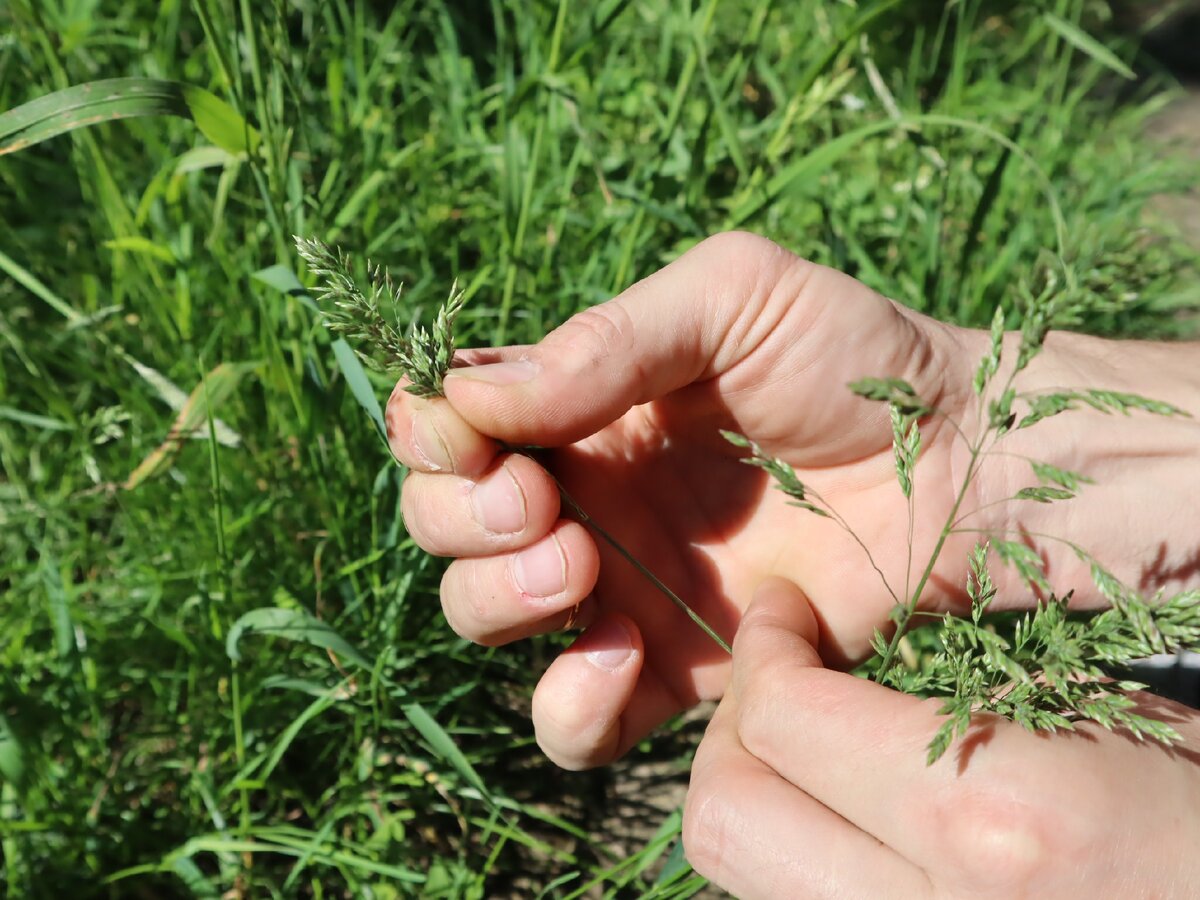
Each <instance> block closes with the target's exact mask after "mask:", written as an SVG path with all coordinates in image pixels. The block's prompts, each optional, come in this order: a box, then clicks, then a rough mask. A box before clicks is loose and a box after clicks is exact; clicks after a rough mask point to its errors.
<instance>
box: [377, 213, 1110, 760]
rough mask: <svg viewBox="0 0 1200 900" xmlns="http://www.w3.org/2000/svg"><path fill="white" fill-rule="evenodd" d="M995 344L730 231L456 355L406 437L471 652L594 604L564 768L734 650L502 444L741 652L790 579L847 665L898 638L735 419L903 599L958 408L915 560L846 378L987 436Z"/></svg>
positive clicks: (872, 436)
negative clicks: (821, 501)
mask: <svg viewBox="0 0 1200 900" xmlns="http://www.w3.org/2000/svg"><path fill="white" fill-rule="evenodd" d="M986 346H987V337H986V335H984V334H982V333H980V332H975V331H968V330H965V329H959V328H954V327H951V326H946V325H942V324H940V323H938V322H936V321H934V320H932V319H929V318H927V317H925V316H921V315H918V314H916V313H913V312H912V311H910V310H907V309H905V308H903V307H901V306H899V305H898V304H896V303H893V302H891V301H889V300H886V299H884V298H883V297H881V296H879V295H878V294H876V293H874V292H873V291H871V290H869V289H868V288H866V287H865V286H863V285H862V284H860V283H858V282H857V281H855V280H853V279H852V278H849V277H847V276H845V275H843V274H841V273H839V272H836V271H833V270H830V269H827V268H824V267H821V266H817V265H814V264H812V263H809V262H806V261H805V260H802V259H800V258H798V257H796V256H794V255H792V254H790V253H788V252H786V251H784V250H783V249H781V248H780V247H778V246H776V245H775V244H773V243H771V242H769V241H766V240H763V239H761V238H757V237H754V236H752V235H745V234H727V235H720V236H718V237H715V238H711V239H709V240H707V241H705V242H703V243H701V244H700V245H699V246H697V247H696V248H694V249H693V250H692V251H690V252H689V253H687V254H685V255H684V256H683V257H681V258H680V259H679V260H677V261H676V262H674V263H672V264H671V265H669V266H667V267H666V268H665V269H663V270H662V271H661V272H658V273H656V274H654V275H652V276H650V277H649V278H646V279H645V280H644V281H642V282H639V283H638V284H636V285H634V286H633V287H631V288H630V289H629V290H627V291H625V292H624V293H623V294H621V295H620V296H619V297H617V298H616V299H614V300H612V301H609V302H608V303H605V304H602V305H600V306H597V307H594V308H592V309H589V310H586V311H584V312H582V313H580V314H578V315H577V316H575V317H573V318H572V319H570V320H569V321H567V322H566V323H565V324H564V325H562V326H561V327H559V328H558V329H556V330H555V331H554V332H552V333H551V334H550V335H548V336H547V337H546V338H545V339H544V340H542V341H541V342H540V343H538V344H536V345H534V346H531V347H507V348H500V349H495V350H478V351H468V352H464V353H462V354H460V361H461V362H463V363H466V364H467V366H468V367H460V368H456V369H454V370H453V371H452V372H451V373H450V374H449V375H448V376H447V378H446V380H445V390H446V398H445V399H438V400H432V401H425V400H419V399H417V398H415V397H413V396H412V395H410V394H408V393H406V392H404V391H403V390H402V388H403V386H404V384H403V383H401V384H400V385H397V389H396V390H395V391H394V392H393V394H392V398H391V400H390V402H389V405H388V431H389V436H390V439H391V445H392V449H393V452H394V453H395V454H396V456H397V458H399V459H400V460H401V461H402V462H403V463H405V464H406V465H408V466H410V467H411V468H412V472H411V473H410V474H409V476H408V478H407V480H406V482H405V486H404V496H403V505H404V513H405V519H406V522H407V524H408V527H409V529H410V532H411V534H412V535H413V537H414V539H415V540H416V541H417V543H418V544H420V545H421V546H422V547H424V548H425V549H426V550H428V551H429V552H431V553H435V554H439V555H444V556H453V557H458V559H457V560H456V561H455V562H454V563H453V564H452V565H451V566H450V567H449V569H448V570H447V572H446V576H445V578H444V580H443V583H442V603H443V607H444V609H445V612H446V615H447V618H448V619H449V621H450V624H451V625H452V626H453V627H454V628H455V630H456V631H458V633H460V634H462V635H463V636H465V637H467V638H470V639H471V640H475V641H478V642H481V643H487V644H498V643H503V642H507V641H511V640H515V639H518V638H521V637H526V636H529V635H532V634H536V633H542V632H547V631H551V630H554V629H557V628H561V627H562V626H563V625H564V623H565V622H566V621H567V619H568V616H569V615H570V611H571V609H572V608H573V607H574V606H575V604H577V603H580V602H583V607H582V610H581V616H580V622H581V623H583V624H590V628H589V629H588V632H587V633H586V634H585V635H584V636H583V637H582V638H580V639H579V641H577V642H576V644H575V645H574V646H573V647H572V648H571V649H570V650H568V651H566V652H565V653H564V654H563V655H562V656H561V657H560V658H559V659H558V660H556V661H555V663H554V664H553V665H551V667H550V668H549V670H548V671H547V672H546V673H545V675H544V676H543V678H542V680H541V683H540V684H539V686H538V689H537V692H536V694H535V696H534V724H535V727H536V730H537V734H538V739H539V741H540V743H541V744H542V746H543V748H544V749H545V751H546V752H547V754H548V755H549V756H550V757H551V758H553V759H555V760H556V761H557V762H559V763H560V764H562V765H564V766H568V767H584V766H588V765H596V764H602V763H605V762H608V761H610V760H611V759H613V758H615V757H616V756H618V755H620V754H621V753H623V752H625V750H626V749H628V748H629V747H630V746H631V745H632V744H634V743H635V742H636V741H638V740H639V739H640V738H641V737H643V736H644V735H645V734H646V733H647V732H648V731H649V730H650V729H652V728H653V727H655V726H656V725H658V724H659V723H661V722H663V721H664V720H666V719H667V718H669V717H670V716H672V715H674V714H675V713H677V712H679V711H680V710H681V709H683V708H685V707H687V706H690V705H692V704H694V703H695V702H697V701H698V700H700V699H709V698H717V697H720V696H721V694H722V693H723V691H724V689H725V685H726V682H727V680H728V677H729V659H728V656H727V655H726V654H725V653H724V652H723V651H721V650H720V649H719V648H717V647H716V646H715V645H714V644H713V643H712V642H711V641H710V639H709V638H708V637H707V636H705V635H704V634H703V633H701V632H700V631H699V630H698V629H697V628H696V627H695V626H694V625H692V624H691V623H690V622H689V621H688V620H687V619H686V618H685V617H684V616H683V614H682V613H681V612H679V611H678V610H677V609H675V608H674V607H673V606H672V605H671V604H670V602H669V601H668V600H667V599H666V598H665V597H663V596H662V595H661V594H659V593H658V592H657V591H656V590H655V589H654V588H653V587H652V586H651V585H650V584H649V583H648V582H647V581H646V580H645V579H644V578H643V576H642V575H640V574H639V573H638V572H636V571H635V570H634V569H633V568H632V567H631V566H630V565H629V564H628V563H627V562H625V561H624V560H622V559H620V558H619V557H617V556H616V555H615V554H614V553H613V552H612V551H611V550H610V548H608V547H607V546H606V545H605V544H603V543H600V542H598V541H597V540H596V539H595V538H594V537H593V535H592V534H590V533H589V532H588V530H587V529H586V528H585V527H583V526H582V525H580V524H578V523H576V522H574V521H571V520H570V518H569V517H564V516H563V510H561V509H560V505H559V495H558V491H557V488H556V486H555V485H554V483H553V481H552V480H551V479H550V477H549V476H548V474H547V472H546V470H545V469H543V468H542V466H541V465H539V464H538V463H536V462H534V461H533V460H532V459H531V458H529V457H528V456H525V455H522V454H519V453H511V452H506V451H504V450H503V449H502V447H501V445H500V444H498V443H497V441H503V442H505V443H506V444H508V445H510V446H512V445H518V446H519V445H538V446H542V447H547V448H551V449H550V450H548V451H547V452H546V454H545V457H544V458H545V460H546V463H547V466H548V468H549V469H551V470H552V471H554V472H555V474H556V475H557V477H558V478H559V479H560V480H561V481H562V483H563V484H564V485H565V487H566V489H567V490H568V491H569V492H570V493H571V494H572V495H573V496H574V497H575V498H576V499H577V500H578V501H579V502H580V504H581V505H582V507H583V508H584V509H585V510H586V511H587V512H588V513H589V514H590V515H591V516H592V517H593V518H594V519H595V520H596V521H597V522H598V523H599V524H600V525H601V526H602V527H604V528H605V529H607V530H608V531H609V532H611V533H612V534H614V535H615V536H616V538H617V539H618V540H619V541H621V543H623V544H624V545H625V546H626V547H628V548H629V549H630V550H631V551H632V552H633V554H634V555H635V556H636V557H637V558H638V559H639V560H640V561H641V562H642V563H644V564H645V565H646V566H647V567H648V568H649V569H650V570H651V571H653V572H654V573H655V574H657V575H658V576H659V577H661V578H662V579H663V580H664V581H665V582H666V583H667V584H669V585H670V586H671V587H672V588H673V589H674V590H675V591H676V592H677V593H678V594H680V595H681V596H682V597H683V598H684V599H685V600H686V601H687V602H688V603H689V604H690V605H691V606H692V607H693V608H694V609H695V610H696V611H697V612H698V613H699V614H700V615H701V616H702V617H704V618H705V619H706V620H707V621H708V622H709V623H710V624H712V625H713V626H714V627H715V628H716V629H717V630H718V631H719V632H721V633H722V634H723V635H724V636H725V637H726V638H731V637H732V635H733V632H734V631H735V630H736V628H737V623H738V620H739V617H740V614H741V611H742V610H741V606H740V604H739V602H738V600H737V599H736V598H747V597H749V596H750V595H751V594H752V592H753V589H754V587H755V586H756V585H757V584H758V583H759V582H760V581H762V580H763V579H764V578H766V577H768V576H772V575H776V576H780V577H783V578H786V579H788V580H790V581H792V582H794V583H796V584H798V585H799V586H800V587H801V588H802V589H803V590H804V592H805V593H806V594H807V595H808V597H809V598H810V599H811V602H812V605H813V608H814V611H815V614H816V616H817V620H818V624H819V627H820V632H821V634H820V641H821V647H822V652H823V654H824V655H825V657H826V659H827V660H828V661H831V662H832V663H834V664H842V665H845V664H848V663H851V662H853V661H855V660H858V659H861V658H863V657H864V656H865V655H866V653H867V652H868V646H869V645H868V641H869V639H870V637H871V634H872V632H873V630H874V629H875V628H876V627H880V628H885V629H886V627H887V621H888V613H889V611H890V610H891V609H892V608H893V606H894V605H895V603H896V601H895V599H893V597H892V596H891V594H890V593H889V591H888V590H887V589H885V587H884V585H883V583H882V580H881V579H880V576H879V575H878V574H877V573H876V572H874V571H873V570H872V568H871V567H870V566H869V565H867V561H866V557H865V554H864V552H863V550H862V548H861V547H859V546H858V545H857V544H856V543H855V541H854V540H853V539H851V538H850V537H849V536H848V535H847V534H846V532H845V531H843V530H842V529H841V528H839V527H838V526H837V525H836V524H835V523H834V522H833V521H831V520H830V519H826V518H818V517H816V516H814V515H812V514H811V513H808V512H805V511H802V510H798V509H795V508H794V507H791V506H789V505H788V504H787V502H786V498H785V497H784V496H783V495H782V494H781V493H780V492H778V491H775V490H771V489H770V485H769V484H768V483H767V479H766V478H765V477H764V476H763V475H762V473H760V472H758V471H757V470H754V469H751V468H750V467H747V466H744V465H742V464H740V463H739V461H738V460H739V457H740V456H741V453H740V451H737V450H736V449H735V448H733V447H731V446H729V445H728V444H727V443H726V442H725V441H724V440H723V439H722V438H721V437H720V436H719V434H718V429H721V428H726V429H731V430H733V431H737V432H740V433H742V434H745V435H747V436H748V437H750V438H752V439H754V440H755V441H757V442H758V443H759V444H761V445H762V447H763V448H764V450H765V452H767V453H770V454H772V455H775V456H779V457H782V458H783V459H785V460H787V461H788V462H789V463H791V464H792V465H793V466H795V467H796V469H797V473H798V474H799V476H800V478H801V479H802V480H803V481H805V482H806V483H807V484H809V485H811V486H812V487H813V488H815V489H816V490H817V491H818V492H819V493H820V494H821V495H822V496H823V497H824V498H825V499H826V500H827V501H828V502H829V503H830V505H832V506H833V508H835V509H836V510H837V511H838V512H839V513H840V514H841V515H842V516H843V517H844V518H845V519H846V521H847V522H848V523H849V525H850V526H851V527H852V528H853V529H854V531H855V532H856V533H857V535H858V536H859V537H860V538H861V539H862V541H863V543H864V544H865V545H866V547H868V548H870V550H871V552H872V554H873V555H874V559H875V562H876V563H877V564H878V566H879V568H880V569H881V571H882V573H883V575H884V576H886V578H887V581H888V583H889V584H890V585H891V588H892V590H893V591H894V592H895V593H896V594H897V595H899V594H902V592H903V590H904V586H905V583H906V581H908V582H909V583H910V584H915V581H916V578H917V577H918V575H919V573H920V567H921V565H922V564H923V563H924V562H925V561H926V560H927V559H928V557H929V555H930V553H931V552H932V549H933V546H934V544H935V542H936V540H937V537H938V534H939V532H940V529H941V527H942V524H943V523H944V522H945V520H946V518H947V515H948V513H949V510H950V508H951V506H952V504H953V501H954V497H955V492H956V491H957V489H958V487H959V486H960V484H961V481H962V478H963V474H964V472H965V468H966V458H967V448H966V445H965V443H964V441H963V440H962V439H961V438H960V437H959V436H958V435H957V434H956V431H955V429H954V428H953V427H950V426H949V425H947V422H946V420H945V419H944V418H941V417H933V418H931V419H930V420H929V421H928V423H926V424H925V425H923V429H922V430H923V439H924V440H923V445H924V446H923V449H922V455H921V459H920V462H919V464H918V466H917V477H916V493H915V497H916V521H915V523H914V530H913V554H912V570H911V571H909V559H908V552H907V550H908V548H907V527H908V522H907V508H906V503H905V500H904V497H903V496H902V494H901V493H900V490H899V488H898V487H897V485H896V482H895V473H894V468H893V460H892V448H891V428H890V425H889V422H888V413H887V409H886V407H885V406H884V405H882V404H879V403H872V402H869V401H865V400H862V399H860V398H858V397H856V396H854V395H853V394H852V393H851V392H850V391H849V390H847V388H846V384H847V383H848V382H850V381H852V380H854V379H857V378H860V377H862V376H881V377H883V376H895V377H900V378H904V379H905V380H907V381H908V382H909V383H911V384H912V385H913V386H914V387H915V388H916V390H917V392H918V393H919V394H920V395H921V397H922V398H923V399H925V400H926V401H928V402H930V403H933V404H935V405H936V406H937V407H938V408H939V409H940V410H942V411H943V412H944V413H945V414H946V415H948V416H950V417H951V418H953V419H954V420H956V421H957V422H960V423H967V422H974V421H976V415H975V411H976V408H977V407H976V405H975V404H976V403H977V402H978V400H977V398H975V396H974V394H973V393H972V391H971V387H970V385H971V377H972V374H973V372H974V369H975V366H976V364H977V362H978V360H979V358H980V357H981V356H982V354H983V353H984V351H985V349H986ZM1050 371H1051V375H1050V376H1049V377H1050V378H1058V377H1059V376H1058V374H1057V370H1054V369H1053V367H1051V370H1050ZM1073 374H1074V373H1073ZM1049 383H1058V382H1055V381H1051V382H1049ZM1109 421H1111V420H1109ZM1052 461H1053V460H1052ZM1059 462H1060V463H1061V462H1062V461H1061V460H1059ZM1068 462H1070V461H1069V460H1068ZM1022 465H1024V464H1022ZM1011 466H1012V463H1011V462H1007V463H1003V464H1002V466H1001V471H1000V476H999V477H991V478H988V477H985V478H983V479H980V480H979V481H977V482H976V485H975V487H974V488H973V489H972V490H971V491H970V492H969V494H968V497H967V498H966V501H965V503H964V505H963V510H967V511H969V510H972V509H975V508H977V507H981V508H982V511H981V512H980V514H979V515H978V516H976V517H974V518H973V519H972V522H971V524H972V526H973V527H981V528H994V529H997V530H1008V529H1009V528H1010V527H1011V526H1012V522H1011V521H1010V519H1011V516H1010V511H1009V508H1008V507H1006V506H1003V505H1000V506H996V505H992V506H988V505H987V504H988V503H989V501H992V500H997V499H1001V498H1002V497H1003V496H1006V494H1005V493H1003V492H1004V491H1009V489H1010V487H1011V485H1009V484H1008V483H1007V482H1008V481H1011V480H1013V478H1015V477H1016V476H1013V475H1011V474H1008V475H1006V474H1004V473H1005V472H1007V471H1008V469H1010V468H1011ZM1022 471H1027V468H1025V469H1022ZM1017 486H1020V485H1017ZM1010 493H1011V491H1010ZM1110 530H1115V529H1110ZM975 539H976V535H972V534H959V535H953V536H952V537H951V538H950V540H949V541H948V542H947V545H946V547H945V550H944V552H943V553H942V555H941V558H940V561H939V563H938V565H937V567H936V568H935V570H934V573H933V578H932V579H931V581H930V584H929V588H928V589H927V591H926V593H925V595H924V600H923V603H922V606H923V607H924V608H926V609H947V608H948V609H955V610H960V609H961V608H962V603H963V592H962V585H963V584H964V583H965V580H966V558H967V553H968V551H969V549H970V547H971V546H972V545H973V544H974V542H975ZM997 574H998V575H999V574H1000V573H997ZM522 576H523V579H522ZM997 580H998V581H1000V582H1001V583H1002V582H1003V579H1002V578H998V579H997ZM1002 586H1003V584H1002ZM1006 593H1007V594H1015V593H1016V592H1013V591H1007V592H1006Z"/></svg>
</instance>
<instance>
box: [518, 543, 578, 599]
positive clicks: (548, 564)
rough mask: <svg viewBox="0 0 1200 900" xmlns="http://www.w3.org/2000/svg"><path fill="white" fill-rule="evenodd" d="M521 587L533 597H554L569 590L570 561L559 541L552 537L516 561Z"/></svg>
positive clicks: (524, 553)
mask: <svg viewBox="0 0 1200 900" xmlns="http://www.w3.org/2000/svg"><path fill="white" fill-rule="evenodd" d="M513 577H514V578H516V581H517V587H519V588H520V589H521V590H522V592H524V593H525V594H527V595H529V596H530V597H553V596H554V595H555V594H561V593H562V592H563V591H564V590H566V588H567V558H566V556H564V555H563V551H562V547H561V546H560V545H559V543H558V538H556V537H555V536H554V535H550V537H549V538H548V539H547V540H544V541H539V542H538V543H536V544H534V545H533V546H532V547H530V548H529V549H528V550H522V551H521V552H520V553H518V554H517V555H516V558H515V559H513Z"/></svg>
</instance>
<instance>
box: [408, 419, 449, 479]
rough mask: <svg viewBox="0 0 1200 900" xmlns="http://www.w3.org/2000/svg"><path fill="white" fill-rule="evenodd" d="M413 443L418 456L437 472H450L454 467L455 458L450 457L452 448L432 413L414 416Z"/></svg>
mask: <svg viewBox="0 0 1200 900" xmlns="http://www.w3.org/2000/svg"><path fill="white" fill-rule="evenodd" d="M412 443H413V449H414V450H416V451H417V456H419V457H421V462H423V463H425V465H426V466H428V467H429V468H430V469H431V470H433V471H435V472H449V471H451V470H453V469H454V460H452V459H451V458H450V448H449V447H447V446H446V442H445V441H444V440H442V436H441V434H440V433H439V432H438V430H437V426H436V425H435V424H434V422H433V416H432V415H428V414H426V415H422V414H420V413H418V414H416V415H414V416H413V420H412Z"/></svg>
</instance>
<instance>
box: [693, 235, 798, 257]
mask: <svg viewBox="0 0 1200 900" xmlns="http://www.w3.org/2000/svg"><path fill="white" fill-rule="evenodd" d="M697 248H698V249H699V248H703V250H704V252H705V253H706V254H708V255H712V256H717V257H721V258H724V259H729V260H739V261H741V260H756V259H762V258H765V257H771V256H775V255H776V254H779V253H786V252H787V251H785V250H784V249H783V248H782V247H780V246H779V245H778V244H777V243H775V242H774V241H773V240H771V239H770V238H765V237H763V236H762V235H758V234H754V233H753V232H750V231H736V230H735V231H719V232H717V233H716V234H714V235H711V236H709V237H707V238H705V239H704V240H703V241H701V242H700V243H699V244H698V245H697Z"/></svg>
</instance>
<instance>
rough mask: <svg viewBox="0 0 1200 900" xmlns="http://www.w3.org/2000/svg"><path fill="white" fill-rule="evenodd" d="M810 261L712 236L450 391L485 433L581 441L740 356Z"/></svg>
mask: <svg viewBox="0 0 1200 900" xmlns="http://www.w3.org/2000/svg"><path fill="white" fill-rule="evenodd" d="M809 268H811V264H809V263H807V262H805V261H803V260H801V259H800V258H799V257H797V256H795V255H793V254H791V253H788V252H787V251H785V250H783V249H782V248H780V247H779V246H778V245H776V244H774V243H772V242H771V241H769V240H766V239H764V238H760V237H757V236H755V235H751V234H741V233H732V234H722V235H717V236H715V237H711V238H709V239H707V240H705V241H703V242H702V243H700V244H699V245H697V246H696V247H695V248H693V249H692V250H690V251H689V252H688V253H686V254H684V255H683V256H682V257H680V258H679V259H678V260H676V261H675V262H673V263H671V264H670V265H668V266H667V267H666V268H664V269H662V270H661V271H659V272H656V273H655V274H653V275H651V276H649V277H648V278H646V279H644V280H643V281H641V282H639V283H637V284H635V285H634V286H633V287H631V288H629V289H628V290H626V291H625V292H624V293H622V294H621V295H620V296H618V297H616V298H615V299H613V300H610V301H609V302H607V303H604V304H601V305H600V306H596V307H592V308H591V309H588V310H585V311H583V312H581V313H579V314H578V315H575V316H573V317H572V318H571V319H569V320H568V321H567V322H565V323H564V324H563V325H561V326H560V327H559V328H557V329H555V330H554V331H553V332H551V333H550V334H549V335H547V336H546V338H545V339H543V340H542V341H541V342H540V343H539V344H537V345H535V346H533V347H528V348H524V349H523V350H521V351H518V355H514V356H513V357H512V358H509V359H506V360H505V361H503V362H497V363H492V364H490V365H482V366H472V367H468V368H460V369H453V370H451V371H450V372H449V373H448V374H447V376H446V380H445V390H446V396H447V397H448V398H449V399H450V402H451V403H452V404H453V405H454V407H455V409H456V410H457V411H459V412H460V413H461V414H462V415H463V417H464V418H466V419H467V420H468V421H469V422H471V424H472V425H473V426H475V427H476V428H477V429H479V430H480V431H481V432H483V433H484V434H487V435H490V436H492V437H495V438H498V439H500V440H503V441H507V442H509V443H514V444H541V445H545V446H555V445H561V444H567V443H571V442H573V441H577V440H581V439H582V438H584V437H587V436H588V435H590V434H594V433H595V432H597V431H599V430H600V429H601V428H603V427H605V426H606V425H609V424H611V423H612V422H614V421H616V420H617V419H618V418H620V417H621V416H623V415H624V414H625V413H626V412H627V411H628V410H629V409H630V408H631V407H633V406H636V405H638V404H640V403H646V402H648V401H650V400H654V399H657V398H658V397H662V396H664V395H665V394H668V393H670V392H671V391H674V390H677V389H678V388H681V387H684V386H685V385H688V384H691V383H692V382H694V381H698V380H703V379H706V378H711V377H713V376H714V375H718V374H720V373H721V372H723V371H726V370H728V369H729V368H730V367H732V366H733V365H734V364H736V363H737V362H738V361H739V360H740V359H741V358H742V356H745V355H748V353H749V352H750V351H751V350H752V349H753V347H754V343H753V341H751V340H749V339H748V337H749V335H750V332H751V331H752V328H751V326H752V325H753V324H754V322H755V319H756V318H762V316H761V315H760V314H761V312H762V310H763V309H764V307H766V306H767V304H768V301H769V300H770V298H771V296H772V294H773V293H774V292H775V291H776V289H777V288H778V287H779V286H780V284H781V283H782V282H785V281H787V280H790V279H789V273H797V272H799V273H800V277H801V278H803V272H805V271H807V270H808V269H809ZM759 339H761V336H760V337H759Z"/></svg>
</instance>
